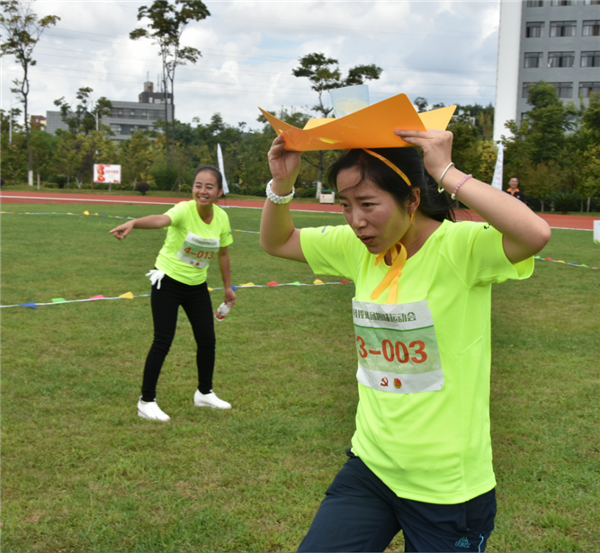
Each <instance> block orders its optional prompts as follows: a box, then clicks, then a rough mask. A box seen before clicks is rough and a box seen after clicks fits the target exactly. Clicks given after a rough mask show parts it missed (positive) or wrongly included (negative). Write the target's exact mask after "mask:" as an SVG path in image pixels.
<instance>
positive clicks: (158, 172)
mask: <svg viewBox="0 0 600 553" xmlns="http://www.w3.org/2000/svg"><path fill="white" fill-rule="evenodd" d="M150 175H151V176H152V179H153V180H154V183H155V184H156V187H157V188H158V190H171V188H173V184H174V183H175V181H176V180H177V169H175V167H170V166H169V165H167V164H166V163H165V164H162V165H156V166H155V167H154V168H153V169H152V170H151V171H150Z"/></svg>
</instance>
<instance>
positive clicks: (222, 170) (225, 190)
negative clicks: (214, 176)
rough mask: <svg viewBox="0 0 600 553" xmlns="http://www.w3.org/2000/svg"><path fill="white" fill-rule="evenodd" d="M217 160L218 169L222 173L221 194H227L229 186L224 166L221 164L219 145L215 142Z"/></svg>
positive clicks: (221, 157) (221, 156)
mask: <svg viewBox="0 0 600 553" xmlns="http://www.w3.org/2000/svg"><path fill="white" fill-rule="evenodd" d="M217 160H218V161H219V171H221V175H223V194H229V187H228V186H227V179H226V178H225V166H224V165H223V152H221V145H220V144H217Z"/></svg>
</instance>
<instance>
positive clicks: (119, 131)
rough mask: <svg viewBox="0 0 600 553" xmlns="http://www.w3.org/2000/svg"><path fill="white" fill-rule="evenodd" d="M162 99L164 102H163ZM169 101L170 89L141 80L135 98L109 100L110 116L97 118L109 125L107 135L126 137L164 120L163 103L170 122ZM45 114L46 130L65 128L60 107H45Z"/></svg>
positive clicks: (118, 138)
mask: <svg viewBox="0 0 600 553" xmlns="http://www.w3.org/2000/svg"><path fill="white" fill-rule="evenodd" d="M165 100H166V101H167V106H165ZM171 102H172V94H171V93H170V92H167V93H165V92H154V86H153V84H152V83H151V82H145V83H144V90H143V92H141V93H140V94H139V95H138V101H137V102H119V101H113V102H112V113H111V115H110V117H101V118H100V121H99V122H100V123H101V124H102V125H106V126H109V127H110V129H111V131H112V132H113V133H114V136H109V138H110V139H112V140H117V141H122V140H127V139H128V138H131V135H132V134H133V133H134V132H135V131H137V130H143V131H152V130H155V128H154V123H155V122H156V121H158V120H159V119H161V120H163V121H164V120H165V107H166V108H167V114H166V115H167V118H168V121H169V122H171V121H172V120H173V116H174V112H175V107H174V106H173V104H172V103H171ZM46 117H47V125H46V130H47V132H49V133H50V134H56V131H57V129H64V130H68V127H67V125H66V124H65V123H64V122H63V120H62V115H61V113H60V111H48V112H46Z"/></svg>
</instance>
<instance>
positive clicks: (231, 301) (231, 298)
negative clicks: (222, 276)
mask: <svg viewBox="0 0 600 553" xmlns="http://www.w3.org/2000/svg"><path fill="white" fill-rule="evenodd" d="M223 297H224V298H225V303H226V304H228V305H229V306H230V307H233V306H234V305H235V300H236V295H235V292H234V291H233V288H225V294H223Z"/></svg>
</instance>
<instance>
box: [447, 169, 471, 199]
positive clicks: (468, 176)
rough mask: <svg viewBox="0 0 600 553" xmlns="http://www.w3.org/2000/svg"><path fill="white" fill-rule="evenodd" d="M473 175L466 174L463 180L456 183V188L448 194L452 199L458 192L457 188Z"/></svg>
mask: <svg viewBox="0 0 600 553" xmlns="http://www.w3.org/2000/svg"><path fill="white" fill-rule="evenodd" d="M472 178H473V175H467V176H466V177H465V178H464V179H463V180H461V181H460V182H459V183H458V184H457V185H456V188H455V189H454V192H452V194H451V195H450V197H451V198H452V199H453V200H456V195H457V194H458V189H459V188H460V187H461V186H462V185H463V184H464V183H465V182H467V181H468V180H469V179H472Z"/></svg>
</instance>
